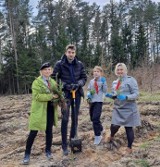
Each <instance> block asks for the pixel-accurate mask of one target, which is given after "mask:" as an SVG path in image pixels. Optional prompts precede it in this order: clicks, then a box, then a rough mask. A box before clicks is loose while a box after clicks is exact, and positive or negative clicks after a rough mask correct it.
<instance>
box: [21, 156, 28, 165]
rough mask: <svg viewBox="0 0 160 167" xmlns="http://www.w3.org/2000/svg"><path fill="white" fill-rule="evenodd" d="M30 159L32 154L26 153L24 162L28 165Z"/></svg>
mask: <svg viewBox="0 0 160 167" xmlns="http://www.w3.org/2000/svg"><path fill="white" fill-rule="evenodd" d="M29 161H30V154H25V156H24V159H23V162H22V164H23V165H28V164H29Z"/></svg>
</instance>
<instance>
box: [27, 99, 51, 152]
mask: <svg viewBox="0 0 160 167" xmlns="http://www.w3.org/2000/svg"><path fill="white" fill-rule="evenodd" d="M53 121H54V112H53V105H52V104H51V102H48V105H47V127H46V131H45V132H46V149H45V151H46V152H47V151H51V146H52V137H53V136H52V127H53ZM37 133H38V130H31V131H30V133H29V136H28V139H27V143H26V150H25V154H30V153H31V148H32V145H33V142H34V139H35V137H36V136H37Z"/></svg>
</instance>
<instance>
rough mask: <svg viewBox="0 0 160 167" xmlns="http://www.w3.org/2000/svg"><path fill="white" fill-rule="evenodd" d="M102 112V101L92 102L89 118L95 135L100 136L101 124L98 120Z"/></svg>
mask: <svg viewBox="0 0 160 167" xmlns="http://www.w3.org/2000/svg"><path fill="white" fill-rule="evenodd" d="M101 113H102V102H94V103H91V105H90V119H91V121H92V123H93V130H94V134H95V136H100V135H101V132H102V130H103V126H102V124H101V121H100V117H101Z"/></svg>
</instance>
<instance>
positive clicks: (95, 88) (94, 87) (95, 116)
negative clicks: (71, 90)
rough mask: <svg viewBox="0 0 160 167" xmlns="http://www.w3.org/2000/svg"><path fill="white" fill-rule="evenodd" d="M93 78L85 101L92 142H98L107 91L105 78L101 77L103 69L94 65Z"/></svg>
mask: <svg viewBox="0 0 160 167" xmlns="http://www.w3.org/2000/svg"><path fill="white" fill-rule="evenodd" d="M93 77H94V78H93V79H91V80H90V82H89V85H88V91H87V101H88V102H89V103H90V109H89V111H90V119H91V121H92V123H93V130H94V135H95V138H94V144H95V145H98V144H100V142H101V140H102V131H103V126H102V124H101V121H100V117H101V113H102V105H103V98H104V95H105V94H106V92H107V82H106V78H105V77H103V69H102V68H101V67H100V66H95V67H94V69H93Z"/></svg>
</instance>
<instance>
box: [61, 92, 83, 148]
mask: <svg viewBox="0 0 160 167" xmlns="http://www.w3.org/2000/svg"><path fill="white" fill-rule="evenodd" d="M80 103H81V96H80V95H76V99H75V106H74V101H73V99H72V98H71V99H67V111H62V122H61V135H62V149H63V150H65V149H67V131H68V122H69V116H70V109H71V130H70V139H71V138H74V137H75V135H76V134H75V133H76V132H77V127H78V114H79V108H80Z"/></svg>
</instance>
